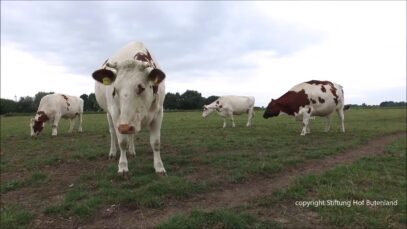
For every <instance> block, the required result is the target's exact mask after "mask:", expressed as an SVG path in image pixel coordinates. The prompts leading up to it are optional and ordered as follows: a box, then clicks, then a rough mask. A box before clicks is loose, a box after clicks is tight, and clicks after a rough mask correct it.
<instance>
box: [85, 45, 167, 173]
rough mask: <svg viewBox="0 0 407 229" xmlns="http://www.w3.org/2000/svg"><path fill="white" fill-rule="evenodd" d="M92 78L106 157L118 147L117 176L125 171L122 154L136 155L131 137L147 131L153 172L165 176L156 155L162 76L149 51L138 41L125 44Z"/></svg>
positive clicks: (125, 166) (159, 130)
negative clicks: (105, 126)
mask: <svg viewBox="0 0 407 229" xmlns="http://www.w3.org/2000/svg"><path fill="white" fill-rule="evenodd" d="M92 77H93V78H94V79H95V81H96V84H95V95H96V100H97V102H98V104H99V106H100V107H102V108H103V110H105V111H106V112H107V121H108V123H109V131H110V140H111V142H110V152H109V157H114V156H116V151H117V145H116V144H117V143H118V145H119V149H120V159H119V165H118V167H119V169H118V173H119V174H123V175H124V174H126V173H127V172H128V171H129V169H128V162H127V155H126V152H127V151H128V152H129V153H130V154H132V155H136V152H135V150H134V134H137V133H138V132H139V131H140V130H141V129H142V128H148V129H149V130H150V145H151V148H152V150H153V153H154V168H155V171H156V173H157V174H161V175H165V173H166V171H165V169H164V165H163V162H162V161H161V156H160V135H161V123H162V119H163V103H164V97H165V82H164V79H165V74H164V72H162V71H161V70H160V69H159V66H158V64H157V62H156V61H155V60H154V58H153V57H152V56H151V54H150V52H149V51H148V50H147V48H146V47H145V46H144V45H143V44H142V43H140V42H132V43H130V44H127V45H126V46H124V47H123V48H121V49H120V50H119V51H118V52H117V53H116V54H114V55H113V56H112V57H111V58H109V59H108V60H106V61H105V63H104V64H103V65H102V68H101V69H99V70H96V71H95V72H93V74H92Z"/></svg>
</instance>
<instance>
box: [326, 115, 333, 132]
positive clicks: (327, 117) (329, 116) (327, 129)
mask: <svg viewBox="0 0 407 229" xmlns="http://www.w3.org/2000/svg"><path fill="white" fill-rule="evenodd" d="M331 122H332V115H331V114H329V115H328V116H326V122H325V130H324V131H325V132H328V131H329V130H330V129H331Z"/></svg>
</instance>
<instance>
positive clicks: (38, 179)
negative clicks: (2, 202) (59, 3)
mask: <svg viewBox="0 0 407 229" xmlns="http://www.w3.org/2000/svg"><path fill="white" fill-rule="evenodd" d="M48 180H49V178H48V177H47V175H45V174H43V173H41V172H35V173H33V174H32V175H31V177H29V178H27V179H22V180H19V179H16V180H11V181H7V182H5V183H3V182H2V183H1V186H0V192H1V193H5V192H8V191H13V190H17V189H19V188H23V187H27V186H38V185H42V184H46V183H47V182H48Z"/></svg>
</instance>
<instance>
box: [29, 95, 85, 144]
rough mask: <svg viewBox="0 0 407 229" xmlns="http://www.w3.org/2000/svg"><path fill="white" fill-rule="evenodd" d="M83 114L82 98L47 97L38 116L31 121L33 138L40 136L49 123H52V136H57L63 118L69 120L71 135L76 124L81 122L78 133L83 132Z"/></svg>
mask: <svg viewBox="0 0 407 229" xmlns="http://www.w3.org/2000/svg"><path fill="white" fill-rule="evenodd" d="M82 113H83V100H82V99H81V98H79V97H76V96H69V95H63V94H50V95H46V96H44V97H43V98H42V99H41V101H40V105H39V106H38V110H37V114H36V115H35V117H34V118H32V119H31V120H30V130H31V136H33V137H34V136H38V135H39V134H40V133H41V131H42V130H43V129H44V126H45V123H47V122H51V123H52V136H57V134H58V124H59V121H60V120H61V118H64V119H69V121H70V125H69V131H68V132H69V133H71V132H72V131H73V128H74V126H75V123H76V122H79V124H78V132H82Z"/></svg>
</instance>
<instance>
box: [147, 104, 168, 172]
mask: <svg viewBox="0 0 407 229" xmlns="http://www.w3.org/2000/svg"><path fill="white" fill-rule="evenodd" d="M162 119H163V111H162V110H161V112H160V114H159V115H157V117H156V118H155V119H154V120H153V121H152V122H151V123H150V145H151V148H152V149H153V153H154V169H155V172H156V173H157V174H159V175H166V171H165V168H164V164H163V162H162V160H161V154H160V144H161V143H160V136H161V123H162Z"/></svg>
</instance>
